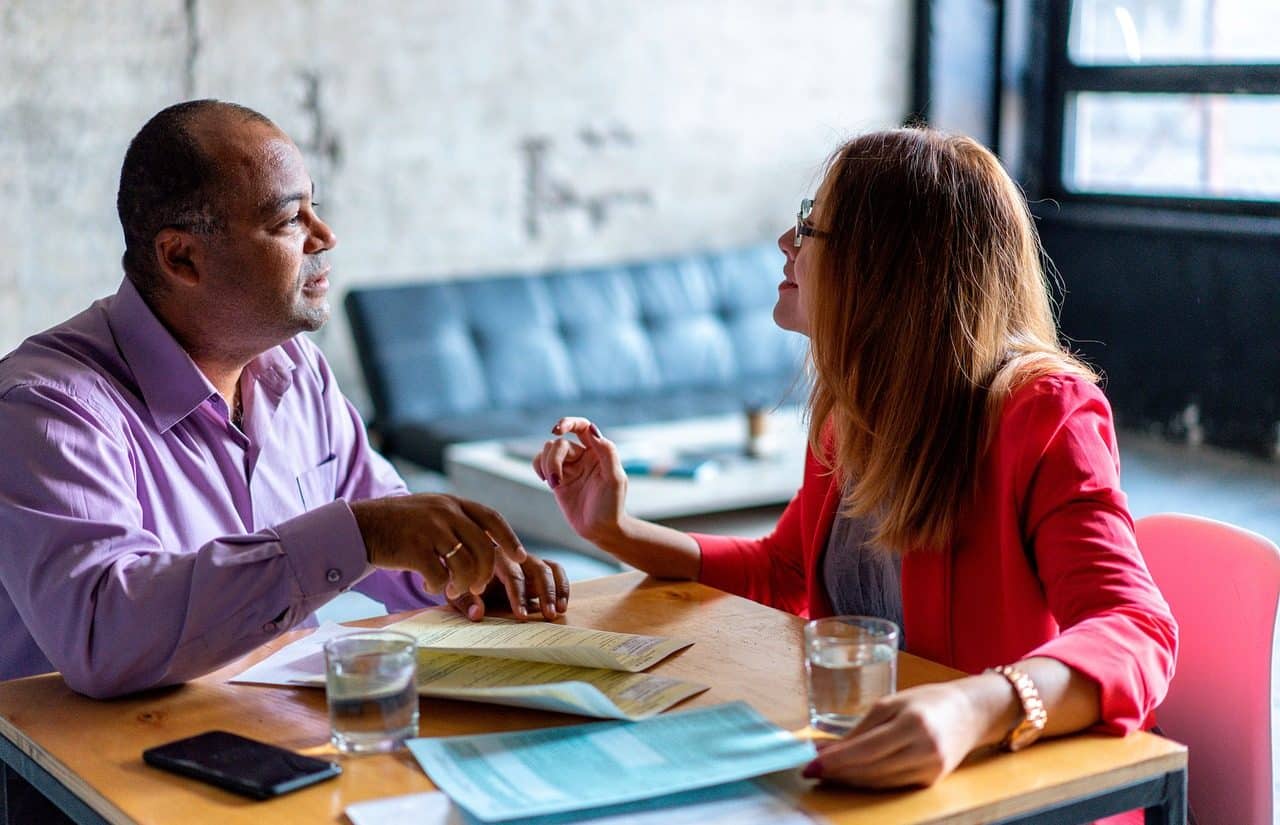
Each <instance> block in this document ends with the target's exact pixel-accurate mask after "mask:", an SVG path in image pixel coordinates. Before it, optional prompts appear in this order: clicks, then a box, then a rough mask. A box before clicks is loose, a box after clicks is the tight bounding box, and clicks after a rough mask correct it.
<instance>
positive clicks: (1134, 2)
mask: <svg viewBox="0 0 1280 825" xmlns="http://www.w3.org/2000/svg"><path fill="white" fill-rule="evenodd" d="M1070 42H1071V46H1070V53H1071V60H1072V62H1074V63H1077V64H1080V65H1090V64H1093V65H1098V64H1101V65H1135V64H1136V65H1142V64H1148V65H1150V64H1169V63H1280V0H1075V2H1074V3H1072V8H1071V41H1070Z"/></svg>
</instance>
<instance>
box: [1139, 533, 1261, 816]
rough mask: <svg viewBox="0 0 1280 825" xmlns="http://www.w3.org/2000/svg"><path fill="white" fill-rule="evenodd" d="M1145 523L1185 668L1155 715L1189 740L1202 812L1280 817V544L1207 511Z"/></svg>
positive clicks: (1195, 798) (1143, 538) (1148, 553)
mask: <svg viewBox="0 0 1280 825" xmlns="http://www.w3.org/2000/svg"><path fill="white" fill-rule="evenodd" d="M1136 527H1137V534H1138V546H1139V547H1140V548H1141V549H1142V554H1143V556H1144V557H1145V559H1146V562H1147V566H1148V568H1150V570H1151V575H1152V578H1154V579H1155V582H1156V585H1157V586H1158V587H1159V588H1160V590H1161V592H1163V593H1164V597H1165V599H1166V600H1167V601H1168V602H1169V607H1170V608H1171V609H1172V610H1173V615H1174V618H1175V619H1177V621H1178V626H1179V650H1178V663H1177V671H1176V673H1175V674H1174V678H1173V682H1172V684H1171V685H1170V687H1169V695H1168V697H1167V698H1166V699H1165V701H1164V703H1163V704H1162V705H1160V707H1159V709H1158V710H1157V711H1156V721H1157V722H1158V724H1159V725H1160V729H1161V730H1162V731H1163V732H1164V733H1166V734H1167V735H1168V736H1169V737H1170V738H1172V739H1175V740H1177V741H1179V742H1182V743H1183V744H1185V745H1186V746H1187V748H1188V769H1187V779H1188V796H1189V798H1190V803H1191V808H1192V810H1193V811H1194V812H1195V817H1196V821H1197V823H1198V825H1241V823H1273V822H1276V821H1277V820H1275V819H1274V816H1275V792H1276V786H1275V781H1274V778H1275V767H1276V766H1277V765H1278V764H1280V761H1278V760H1277V754H1276V747H1277V745H1280V737H1277V736H1276V731H1275V725H1276V721H1277V718H1276V715H1275V714H1273V713H1272V701H1273V696H1276V695H1277V694H1276V688H1277V686H1280V678H1278V675H1280V674H1277V669H1276V668H1277V661H1278V657H1276V656H1275V655H1274V651H1275V644H1276V639H1277V636H1276V620H1277V609H1276V608H1277V604H1280V549H1278V548H1277V547H1276V545H1275V544H1273V543H1272V542H1271V541H1268V540H1267V539H1266V538H1264V537H1263V536H1260V535H1258V534H1257V533H1253V532H1250V531H1248V530H1244V529H1242V528H1239V527H1235V526H1232V525H1230V524H1224V523H1222V522H1219V521H1213V520H1211V519H1206V518H1200V517H1198V516H1188V515H1181V514H1175V513H1162V514H1159V515H1153V516H1148V517H1146V518H1142V519H1139V520H1138V521H1137V523H1136Z"/></svg>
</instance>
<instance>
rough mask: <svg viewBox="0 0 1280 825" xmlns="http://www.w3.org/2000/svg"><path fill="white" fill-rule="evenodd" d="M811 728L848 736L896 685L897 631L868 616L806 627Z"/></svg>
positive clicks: (819, 621)
mask: <svg viewBox="0 0 1280 825" xmlns="http://www.w3.org/2000/svg"><path fill="white" fill-rule="evenodd" d="M804 654H805V656H804V668H805V675H806V676H807V677H808V681H809V724H810V725H812V726H813V727H815V728H817V729H818V730H823V731H827V732H828V733H835V734H844V733H848V732H849V730H850V729H852V728H853V726H854V725H856V724H858V721H859V720H861V719H862V717H863V716H865V715H866V713H867V711H868V710H869V709H870V708H871V706H872V705H873V704H874V703H875V701H876V700H877V699H879V698H880V697H882V696H888V695H889V694H890V693H893V692H894V690H896V689H897V684H898V626H897V625H896V624H894V623H893V622H891V621H888V620H887V619H877V618H874V617H872V616H832V617H830V618H826V619H814V620H813V621H811V622H809V623H808V624H806V625H805V626H804Z"/></svg>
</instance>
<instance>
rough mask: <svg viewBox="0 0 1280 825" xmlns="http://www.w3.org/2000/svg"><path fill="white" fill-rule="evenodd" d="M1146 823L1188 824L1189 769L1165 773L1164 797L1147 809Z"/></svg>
mask: <svg viewBox="0 0 1280 825" xmlns="http://www.w3.org/2000/svg"><path fill="white" fill-rule="evenodd" d="M1145 825H1187V771H1186V769H1185V768H1184V769H1183V770H1180V771H1173V772H1171V773H1167V774H1165V787H1164V797H1163V799H1161V800H1160V802H1158V803H1157V804H1155V805H1151V806H1148V807H1147V809H1146V818H1145Z"/></svg>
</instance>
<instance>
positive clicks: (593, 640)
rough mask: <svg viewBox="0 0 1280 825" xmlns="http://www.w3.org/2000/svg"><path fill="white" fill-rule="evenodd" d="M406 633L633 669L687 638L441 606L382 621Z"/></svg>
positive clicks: (438, 646) (443, 643)
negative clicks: (477, 617)
mask: <svg viewBox="0 0 1280 825" xmlns="http://www.w3.org/2000/svg"><path fill="white" fill-rule="evenodd" d="M387 630H397V631H399V632H401V633H407V634H409V635H410V636H413V637H414V638H416V639H417V640H418V647H425V648H428V649H430V650H438V651H441V652H446V653H465V654H467V655H469V656H498V657H501V658H505V659H523V660H525V661H530V662H551V663H553V664H559V665H576V666H578V667H602V668H607V669H608V670H625V671H628V672H630V673H639V672H640V671H642V670H645V669H647V668H649V667H651V666H653V665H655V664H657V663H658V662H660V661H662V660H663V659H665V658H667V657H668V656H670V655H671V654H672V653H675V652H676V651H677V650H682V649H684V648H686V647H688V646H689V645H691V644H693V642H689V641H682V640H680V639H667V638H663V637H661V636H636V635H633V634H631V633H613V632H610V631H607V630H592V629H590V628H585V627H568V626H566V625H559V624H550V623H548V622H517V621H515V620H513V619H493V618H486V619H484V620H483V621H480V622H473V621H471V620H469V619H467V618H466V617H465V616H461V615H459V614H457V613H452V612H447V611H444V610H427V611H425V612H422V613H419V614H417V615H416V616H413V617H411V618H408V619H405V620H404V621H400V622H396V623H395V624H392V625H388V626H387Z"/></svg>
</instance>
